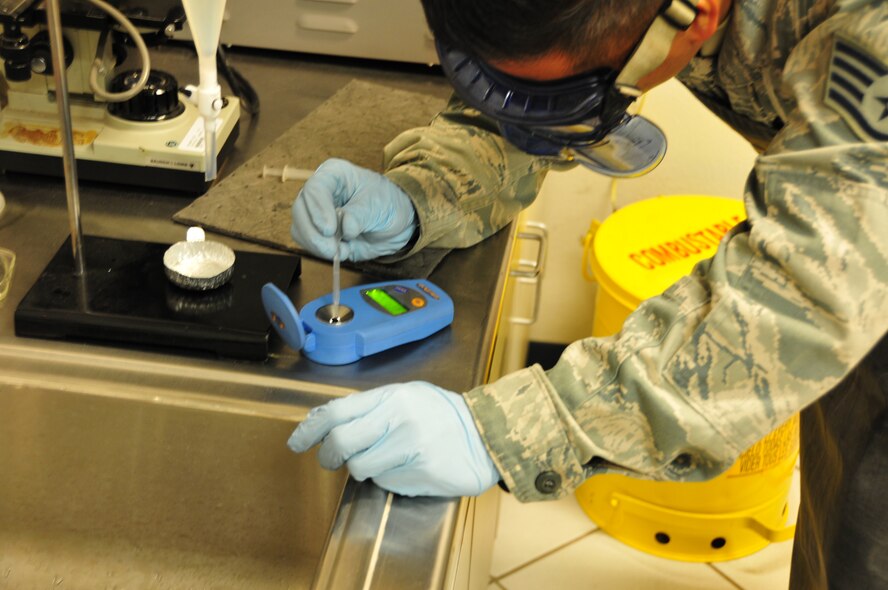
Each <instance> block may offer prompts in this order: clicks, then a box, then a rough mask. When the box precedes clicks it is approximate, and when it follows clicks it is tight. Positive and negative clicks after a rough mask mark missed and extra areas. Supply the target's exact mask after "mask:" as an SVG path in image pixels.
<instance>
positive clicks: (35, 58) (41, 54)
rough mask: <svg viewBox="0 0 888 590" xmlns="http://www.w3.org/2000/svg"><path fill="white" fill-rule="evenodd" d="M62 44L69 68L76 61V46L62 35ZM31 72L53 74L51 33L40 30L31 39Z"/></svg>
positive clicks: (44, 74)
mask: <svg viewBox="0 0 888 590" xmlns="http://www.w3.org/2000/svg"><path fill="white" fill-rule="evenodd" d="M62 45H63V47H64V50H65V67H66V68H68V67H70V66H71V64H72V63H73V62H74V47H73V46H72V45H71V42H70V41H68V39H67V38H65V37H62ZM29 65H30V68H31V72H33V73H34V74H41V75H43V76H52V74H53V69H52V46H51V45H50V44H49V33H47V32H46V31H40V32H39V33H37V34H36V35H34V38H33V39H31V58H30V64H29Z"/></svg>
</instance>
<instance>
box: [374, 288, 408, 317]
mask: <svg viewBox="0 0 888 590" xmlns="http://www.w3.org/2000/svg"><path fill="white" fill-rule="evenodd" d="M364 295H366V296H367V297H369V298H370V299H371V300H373V302H375V303H376V304H377V305H379V307H381V308H382V309H384V310H386V311H387V312H389V313H390V314H392V315H401V314H402V313H407V308H406V307H404V306H403V305H401V304H400V303H399V302H398V300H397V299H395V298H394V297H392V296H391V295H389V294H388V293H386V292H385V291H383V290H382V289H368V290H366V291H364Z"/></svg>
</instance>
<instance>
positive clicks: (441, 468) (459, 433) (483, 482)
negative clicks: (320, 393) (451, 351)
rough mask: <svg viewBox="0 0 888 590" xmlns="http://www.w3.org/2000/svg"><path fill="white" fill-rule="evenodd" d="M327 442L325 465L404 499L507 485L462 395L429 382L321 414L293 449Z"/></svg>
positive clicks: (317, 411) (345, 401) (352, 400)
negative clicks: (344, 468)
mask: <svg viewBox="0 0 888 590" xmlns="http://www.w3.org/2000/svg"><path fill="white" fill-rule="evenodd" d="M321 441H323V444H321V448H320V449H319V450H318V460H319V461H320V463H321V466H322V467H324V468H326V469H338V468H339V467H341V466H342V465H343V464H347V465H348V470H349V472H351V475H352V477H354V478H355V479H357V480H358V481H364V480H365V479H368V478H372V479H373V481H374V482H376V484H377V485H379V486H380V487H383V488H385V489H387V490H390V491H392V492H396V493H398V494H403V495H405V496H476V495H478V494H481V493H482V492H484V490H486V489H488V488H490V487H491V486H493V485H495V484H496V483H497V482H498V481H499V479H500V476H499V472H498V471H497V470H496V467H495V466H494V464H493V461H491V459H490V455H488V454H487V449H486V448H485V447H484V443H483V442H482V441H481V435H479V434H478V429H477V428H476V427H475V421H474V420H473V419H472V414H471V413H470V412H469V408H468V406H467V405H466V402H465V401H463V398H462V396H461V395H458V394H456V393H453V392H452V391H447V390H446V389H441V388H440V387H437V386H435V385H432V384H431V383H425V382H423V381H414V382H412V383H402V384H395V385H385V386H383V387H378V388H376V389H371V390H369V391H364V392H362V393H356V394H353V395H350V396H348V397H343V398H339V399H336V400H333V401H331V402H329V403H327V404H326V405H323V406H320V407H317V408H314V409H313V410H312V411H311V412H309V414H308V417H307V418H306V419H305V421H304V422H303V423H302V424H300V425H299V427H298V428H297V429H296V430H295V431H294V432H293V435H292V436H291V437H290V441H289V442H288V443H287V444H288V445H289V446H290V448H291V449H293V450H294V451H296V452H297V453H301V452H303V451H306V450H308V449H310V448H311V447H313V446H314V445H316V444H318V443H319V442H321Z"/></svg>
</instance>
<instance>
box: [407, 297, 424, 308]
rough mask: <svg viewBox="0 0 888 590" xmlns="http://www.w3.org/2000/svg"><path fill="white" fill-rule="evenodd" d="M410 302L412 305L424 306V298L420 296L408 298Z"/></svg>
mask: <svg viewBox="0 0 888 590" xmlns="http://www.w3.org/2000/svg"><path fill="white" fill-rule="evenodd" d="M410 304H411V305H413V307H425V299H423V298H422V297H414V298H413V299H411V300H410Z"/></svg>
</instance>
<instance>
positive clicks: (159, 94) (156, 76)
mask: <svg viewBox="0 0 888 590" xmlns="http://www.w3.org/2000/svg"><path fill="white" fill-rule="evenodd" d="M139 74H140V71H139V70H131V71H129V72H123V73H122V74H118V75H117V76H115V77H114V79H113V80H112V81H111V92H126V91H127V90H130V89H131V88H133V87H134V86H135V85H136V82H138V81H139ZM108 110H109V111H110V113H111V114H112V115H114V116H116V117H120V118H121V119H126V120H128V121H165V120H167V119H172V118H174V117H178V116H179V115H181V114H182V113H184V112H185V105H184V104H182V102H181V101H179V83H178V82H176V79H175V78H174V77H173V76H172V75H170V74H167V73H166V72H162V71H160V70H151V73H150V74H149V75H148V81H147V82H146V83H145V87H144V88H143V89H142V91H141V92H139V94H137V95H136V96H134V97H133V98H131V99H129V100H127V101H125V102H113V103H111V104H110V105H109V106H108Z"/></svg>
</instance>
